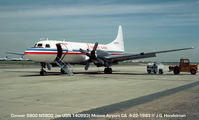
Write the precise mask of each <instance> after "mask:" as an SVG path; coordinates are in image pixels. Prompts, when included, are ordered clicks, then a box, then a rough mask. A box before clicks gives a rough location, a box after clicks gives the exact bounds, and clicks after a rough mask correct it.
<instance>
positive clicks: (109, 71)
mask: <svg viewBox="0 0 199 120" xmlns="http://www.w3.org/2000/svg"><path fill="white" fill-rule="evenodd" d="M104 73H105V74H112V68H104Z"/></svg>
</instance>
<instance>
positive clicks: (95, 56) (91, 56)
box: [80, 42, 99, 70]
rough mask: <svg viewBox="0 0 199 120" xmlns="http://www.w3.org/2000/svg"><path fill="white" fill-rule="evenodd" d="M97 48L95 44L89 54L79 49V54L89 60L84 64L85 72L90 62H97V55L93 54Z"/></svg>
mask: <svg viewBox="0 0 199 120" xmlns="http://www.w3.org/2000/svg"><path fill="white" fill-rule="evenodd" d="M97 46H98V42H96V43H95V45H94V47H93V50H92V51H91V53H90V54H89V53H88V52H86V51H85V50H82V49H81V48H80V52H81V53H82V54H85V55H87V56H88V57H89V60H88V61H87V62H86V65H85V70H88V68H89V65H90V63H91V62H94V61H95V60H97V61H99V60H98V58H97V55H96V54H95V52H96V50H97Z"/></svg>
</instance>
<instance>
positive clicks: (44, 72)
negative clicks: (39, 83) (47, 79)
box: [40, 62, 47, 76]
mask: <svg viewBox="0 0 199 120" xmlns="http://www.w3.org/2000/svg"><path fill="white" fill-rule="evenodd" d="M44 68H46V64H45V63H44V62H41V71H40V75H42V76H44V75H46V74H47V72H46V71H45V70H44Z"/></svg>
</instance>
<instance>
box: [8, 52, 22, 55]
mask: <svg viewBox="0 0 199 120" xmlns="http://www.w3.org/2000/svg"><path fill="white" fill-rule="evenodd" d="M6 53H7V54H13V55H24V53H18V52H6Z"/></svg>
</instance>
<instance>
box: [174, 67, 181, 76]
mask: <svg viewBox="0 0 199 120" xmlns="http://www.w3.org/2000/svg"><path fill="white" fill-rule="evenodd" d="M173 73H174V74H175V75H177V74H179V73H180V70H179V68H178V67H176V68H174V70H173Z"/></svg>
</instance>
